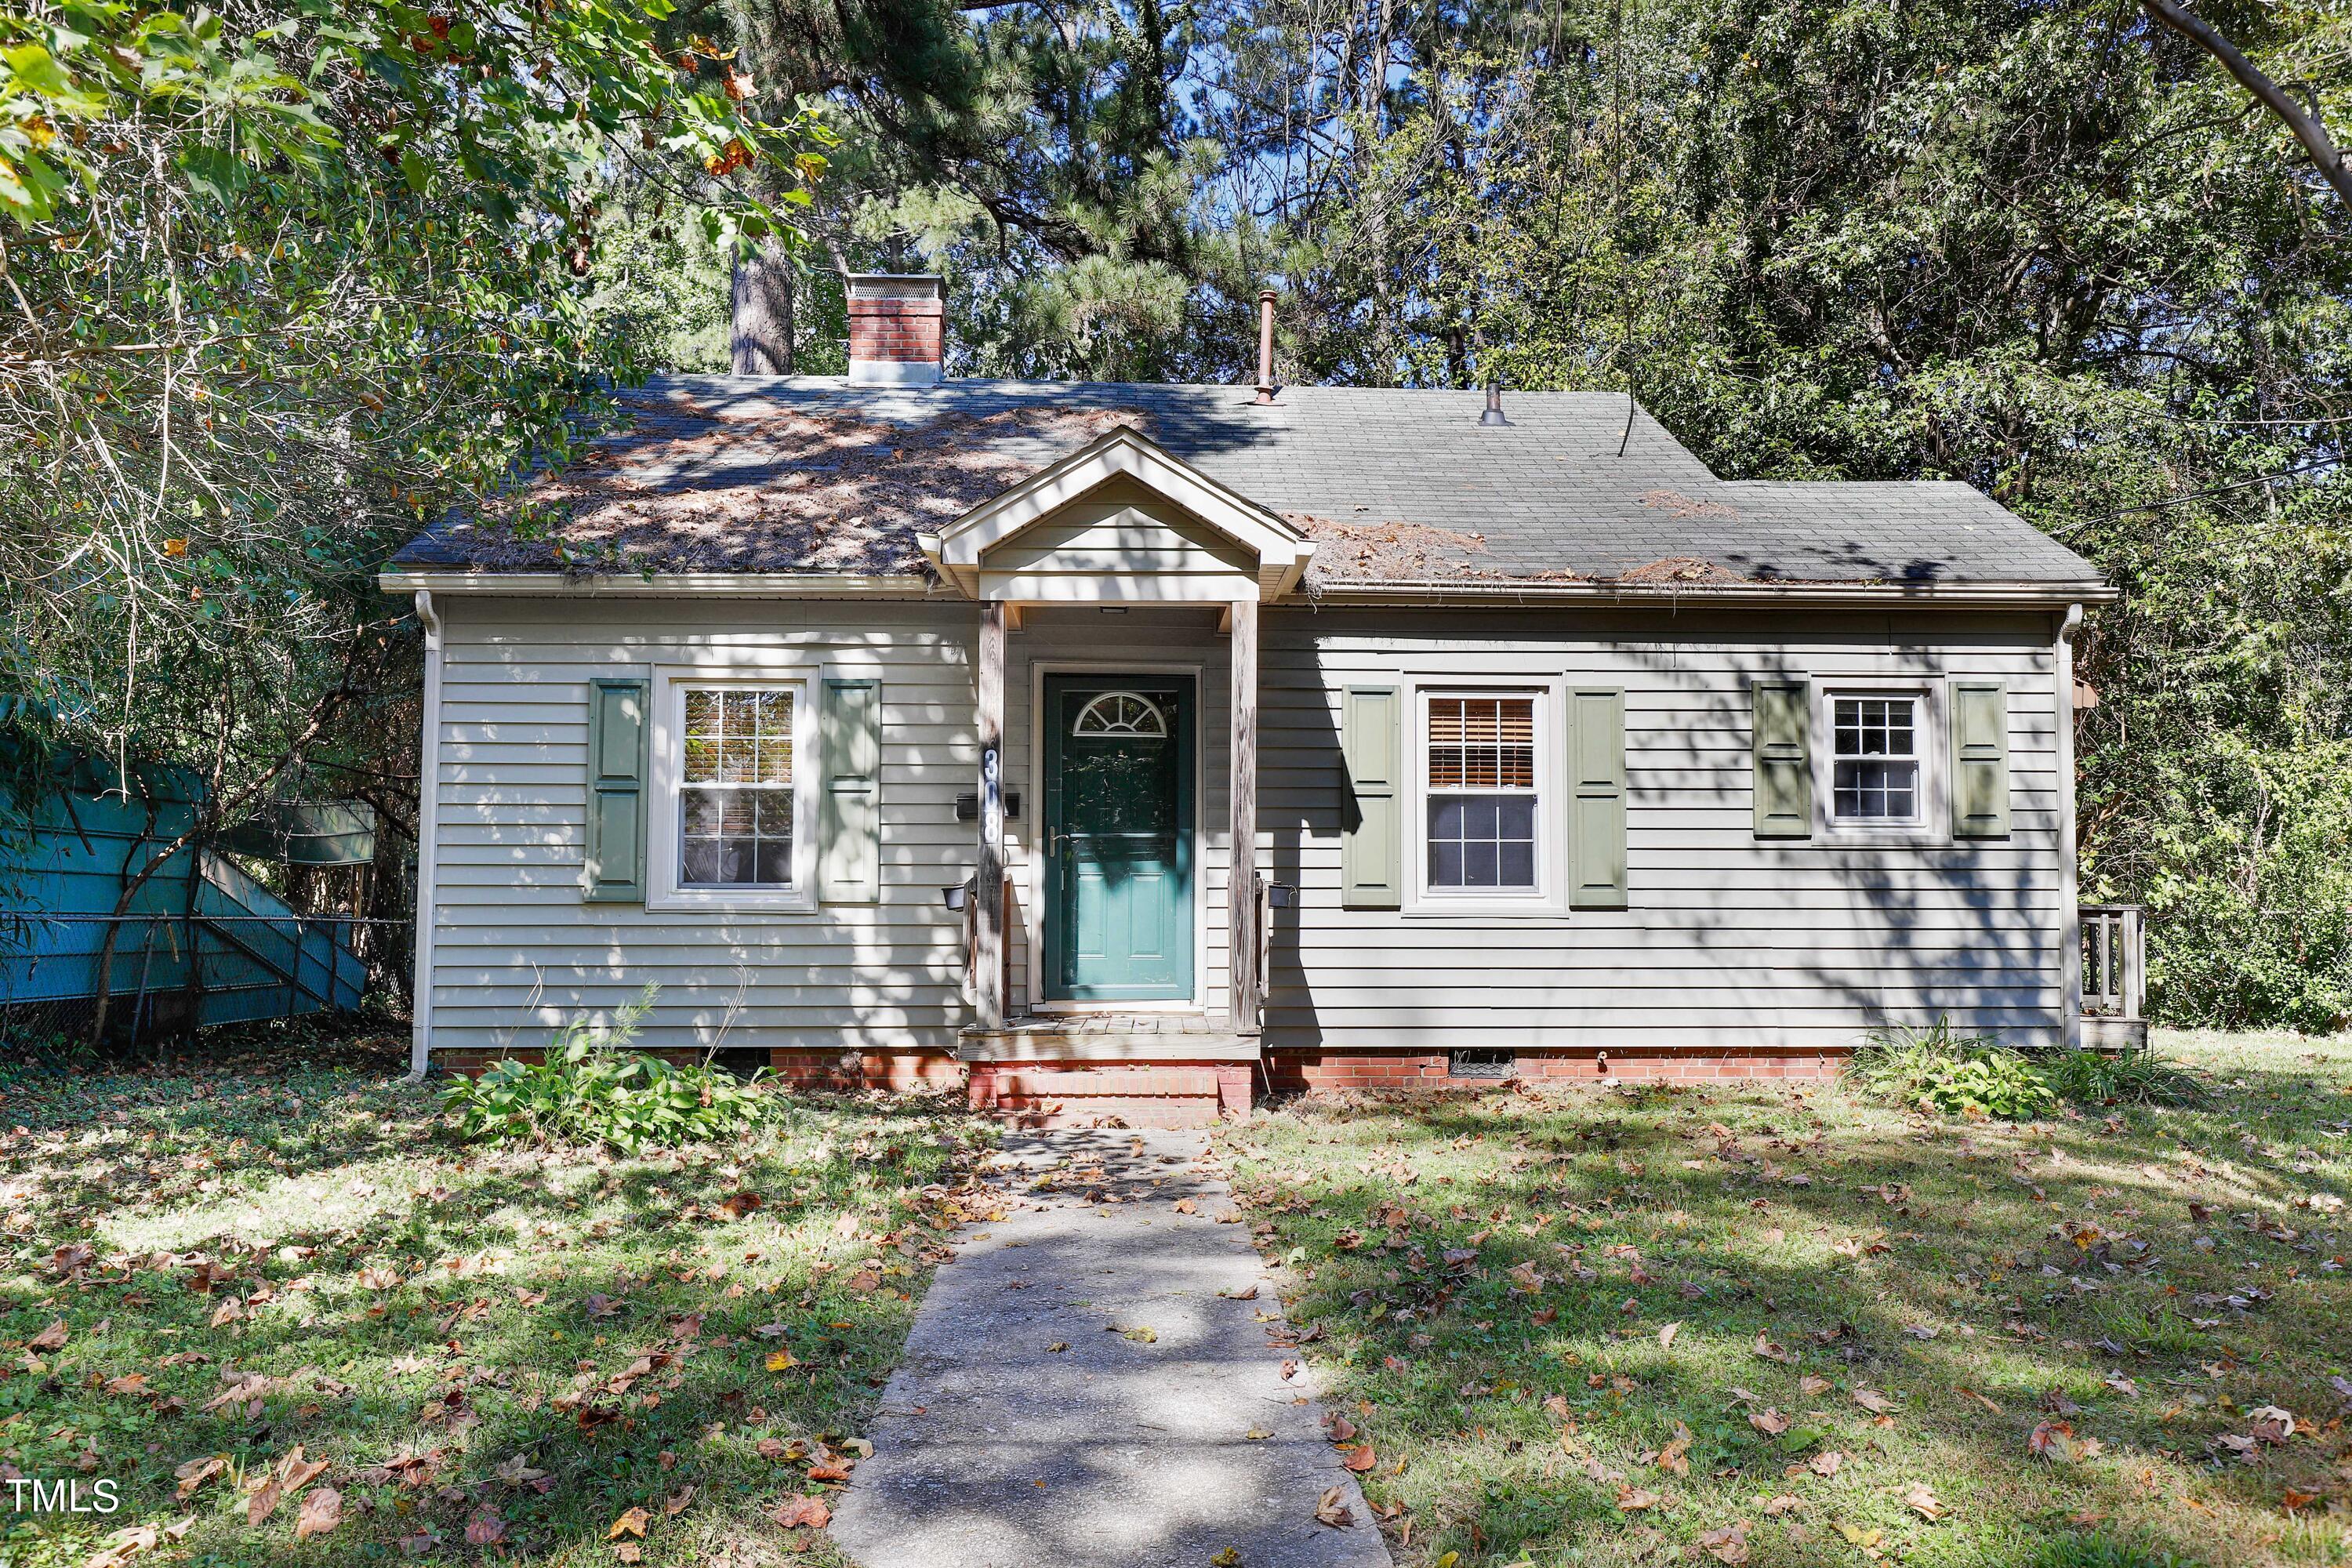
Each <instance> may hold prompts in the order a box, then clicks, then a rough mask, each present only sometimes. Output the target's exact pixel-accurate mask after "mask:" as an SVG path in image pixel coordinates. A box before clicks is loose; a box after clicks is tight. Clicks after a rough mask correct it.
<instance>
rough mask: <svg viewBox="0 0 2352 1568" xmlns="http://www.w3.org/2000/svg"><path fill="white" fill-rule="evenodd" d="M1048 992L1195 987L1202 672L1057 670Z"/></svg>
mask: <svg viewBox="0 0 2352 1568" xmlns="http://www.w3.org/2000/svg"><path fill="white" fill-rule="evenodd" d="M1040 718H1041V719H1042V721H1044V723H1045V726H1046V729H1045V816H1044V819H1043V823H1042V826H1043V827H1044V829H1045V881H1046V888H1045V953H1044V960H1045V976H1044V978H1045V998H1046V1000H1048V1001H1054V1002H1157V1001H1189V1000H1191V999H1192V678H1191V677H1190V676H1175V675H1157V676H1132V677H1115V676H1100V675H1085V676H1079V675H1049V676H1047V677H1046V678H1045V707H1044V710H1043V712H1042V713H1041V715H1040Z"/></svg>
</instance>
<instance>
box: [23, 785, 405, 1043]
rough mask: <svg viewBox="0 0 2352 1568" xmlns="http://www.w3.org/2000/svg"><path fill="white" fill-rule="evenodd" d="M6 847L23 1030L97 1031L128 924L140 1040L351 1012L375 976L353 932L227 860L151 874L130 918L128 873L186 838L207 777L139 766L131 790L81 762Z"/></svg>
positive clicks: (186, 862)
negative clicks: (92, 1017)
mask: <svg viewBox="0 0 2352 1568" xmlns="http://www.w3.org/2000/svg"><path fill="white" fill-rule="evenodd" d="M60 783H61V785H62V787H60V788H58V789H56V790H53V791H51V792H50V793H49V794H48V795H47V797H46V798H45V799H44V800H43V801H42V802H41V803H40V804H39V805H37V807H35V809H34V810H33V812H32V814H31V820H30V825H29V829H28V830H27V831H26V832H23V833H19V834H14V835H10V836H8V837H6V838H5V839H0V1019H6V1020H11V1021H13V1023H14V1025H15V1027H14V1028H13V1029H12V1030H11V1032H14V1033H18V1034H23V1033H26V1032H29V1031H36V1030H40V1029H43V1028H45V1027H47V1028H58V1027H70V1026H74V1025H76V1024H84V1025H86V1023H87V1020H88V1018H89V1011H90V1009H91V1008H92V1007H93V1006H94V1005H95V1001H96V998H97V994H98V989H99V969H100V953H101V951H102V948H103V945H104V942H105V940H106V932H107V928H108V927H109V926H110V924H116V923H119V924H120V925H121V933H120V935H119V936H118V937H117V938H116V941H115V948H114V957H113V962H112V964H111V966H110V971H109V973H108V977H107V990H108V991H109V993H110V994H111V996H112V997H113V998H114V1000H113V1002H112V1003H111V1004H110V1009H109V1010H110V1014H112V1015H113V1016H116V1017H119V1018H121V1021H122V1025H123V1026H125V1027H126V1028H128V1029H131V1030H133V1031H138V1030H143V1029H144V1028H146V1027H149V1026H175V1025H179V1024H183V1023H185V1022H188V1021H190V1010H191V1009H192V1008H193V1011H194V1017H193V1021H194V1023H196V1024H199V1025H203V1024H222V1023H230V1022H235V1021H238V1020H244V1019H253V1018H268V1017H291V1016H299V1015H301V1014H306V1013H318V1012H323V1011H346V1010H350V1009H352V1008H355V1007H357V1006H358V1005H359V1003H360V997H361V995H362V992H363V991H364V989H365V985H366V979H367V971H366V966H365V964H364V963H362V961H361V960H360V958H359V957H358V955H357V954H356V953H354V952H352V945H351V943H352V926H351V923H350V922H348V921H338V920H335V919H332V918H331V917H328V918H322V917H317V916H304V915H300V914H298V913H297V912H296V911H295V910H293V909H291V908H290V907H289V906H288V905H287V904H286V903H285V902H284V900H280V899H279V898H278V896H277V895H275V894H274V893H272V892H270V891H269V889H267V888H265V887H263V886H261V885H260V884H259V883H258V882H256V881H255V880H254V879H252V878H251V877H249V876H247V874H246V873H245V872H244V871H243V870H241V869H239V868H237V866H236V863H235V862H234V861H232V860H229V859H228V858H225V857H223V856H219V855H215V854H213V853H210V852H209V851H206V852H202V853H192V852H191V851H189V850H186V849H183V850H181V851H179V852H177V853H175V854H174V855H173V857H172V858H171V859H170V861H168V862H167V863H166V864H165V865H164V866H163V867H162V868H160V869H159V870H157V871H156V873H155V874H154V875H153V876H152V877H151V878H150V879H148V880H147V882H146V884H145V885H144V886H142V888H141V889H139V891H138V892H137V894H135V895H134V896H133V898H132V900H131V906H130V909H129V910H127V911H126V913H125V915H124V917H123V918H122V919H121V921H119V922H118V921H116V920H115V918H114V906H115V900H117V899H118V898H120V897H121V888H122V884H123V882H124V881H125V880H127V879H128V878H129V877H131V876H133V875H136V874H137V872H138V870H139V869H140V868H142V867H143V866H144V865H146V863H147V861H148V860H149V859H150V858H152V856H153V855H154V854H155V853H156V852H157V851H159V850H160V849H162V848H163V847H164V846H165V845H167V844H169V843H170V842H172V840H173V839H174V838H176V837H179V836H180V835H181V834H182V833H184V832H185V831H187V829H188V827H189V826H190V825H191V824H193V823H194V820H195V813H196V805H197V803H198V802H199V801H200V800H201V799H202V798H203V792H204V784H203V781H202V780H200V779H198V778H196V777H195V776H194V775H193V774H191V773H187V772H186V771H185V770H182V769H173V768H160V767H156V768H140V769H134V770H133V772H132V773H131V777H130V780H129V784H128V787H127V788H126V787H123V785H122V783H121V776H120V775H118V774H117V773H115V772H114V771H113V770H112V769H110V768H109V767H107V766H106V765H105V764H103V763H95V762H90V761H87V760H85V761H82V762H79V763H74V764H72V765H71V769H70V773H69V776H68V777H67V778H65V779H63V780H61V781H60Z"/></svg>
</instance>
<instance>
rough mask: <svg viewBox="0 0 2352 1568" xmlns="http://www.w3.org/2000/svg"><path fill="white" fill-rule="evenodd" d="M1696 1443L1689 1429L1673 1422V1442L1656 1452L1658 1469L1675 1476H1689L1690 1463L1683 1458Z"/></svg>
mask: <svg viewBox="0 0 2352 1568" xmlns="http://www.w3.org/2000/svg"><path fill="white" fill-rule="evenodd" d="M1696 1441H1697V1439H1696V1437H1694V1436H1691V1429H1690V1428H1689V1427H1687V1426H1684V1425H1683V1424H1682V1423H1681V1422H1679V1421H1677V1422H1675V1436H1674V1440H1673V1441H1672V1442H1670V1443H1668V1444H1667V1445H1666V1446H1665V1447H1663V1448H1661V1449H1659V1450H1658V1460H1657V1463H1658V1468H1660V1469H1662V1470H1668V1471H1671V1472H1673V1473H1674V1474H1675V1475H1677V1476H1686V1475H1689V1474H1690V1461H1689V1460H1688V1459H1686V1458H1684V1457H1683V1456H1685V1454H1688V1453H1689V1452H1690V1446H1691V1445H1692V1444H1693V1443H1695V1442H1696Z"/></svg>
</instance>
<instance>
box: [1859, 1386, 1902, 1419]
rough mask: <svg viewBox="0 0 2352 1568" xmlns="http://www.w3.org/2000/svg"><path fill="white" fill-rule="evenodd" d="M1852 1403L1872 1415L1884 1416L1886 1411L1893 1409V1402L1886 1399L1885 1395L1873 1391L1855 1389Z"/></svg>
mask: <svg viewBox="0 0 2352 1568" xmlns="http://www.w3.org/2000/svg"><path fill="white" fill-rule="evenodd" d="M1853 1402H1854V1403H1855V1404H1856V1405H1861V1406H1862V1407H1863V1408H1864V1410H1867V1411H1869V1412H1870V1413H1871V1414H1872V1415H1885V1414H1886V1413H1887V1412H1888V1411H1890V1410H1892V1409H1894V1408H1895V1401H1893V1400H1892V1399H1889V1398H1887V1397H1886V1395H1885V1394H1880V1393H1878V1392H1877V1391H1876V1390H1875V1389H1869V1388H1857V1389H1855V1390H1854V1391H1853Z"/></svg>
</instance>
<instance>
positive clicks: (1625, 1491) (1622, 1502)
mask: <svg viewBox="0 0 2352 1568" xmlns="http://www.w3.org/2000/svg"><path fill="white" fill-rule="evenodd" d="M1660 1501H1661V1499H1660V1498H1659V1496H1658V1494H1657V1493H1655V1492H1651V1491H1643V1489H1641V1488H1639V1487H1619V1488H1618V1489H1617V1506H1618V1507H1619V1508H1621V1509H1622V1510H1625V1511H1626V1512H1627V1513H1638V1512H1640V1511H1641V1510H1643V1509H1645V1508H1655V1507H1657V1506H1658V1504H1659V1502H1660Z"/></svg>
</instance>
